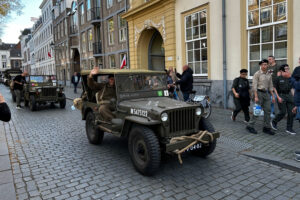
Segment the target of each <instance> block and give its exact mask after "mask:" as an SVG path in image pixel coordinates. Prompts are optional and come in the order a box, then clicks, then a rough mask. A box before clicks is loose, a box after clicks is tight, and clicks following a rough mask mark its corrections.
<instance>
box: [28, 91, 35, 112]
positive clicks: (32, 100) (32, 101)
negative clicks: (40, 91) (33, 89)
mask: <svg viewBox="0 0 300 200" xmlns="http://www.w3.org/2000/svg"><path fill="white" fill-rule="evenodd" d="M29 109H30V110H31V111H35V110H36V101H35V97H34V96H33V95H30V97H29Z"/></svg>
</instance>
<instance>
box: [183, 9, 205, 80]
mask: <svg viewBox="0 0 300 200" xmlns="http://www.w3.org/2000/svg"><path fill="white" fill-rule="evenodd" d="M201 12H206V22H205V26H206V34H205V37H201V34H200V30H201V28H200V27H201V25H200V21H199V25H198V26H199V38H197V39H191V40H187V34H186V18H187V17H189V16H192V15H194V14H200V13H201ZM207 16H208V12H207V9H205V8H204V9H202V10H199V11H196V12H194V13H191V14H189V15H186V16H184V35H185V46H186V52H185V53H186V61H187V63H189V60H188V59H189V57H188V43H189V42H193V43H194V42H195V41H201V40H206V47H205V48H202V47H201V46H200V61H197V62H200V66H202V63H205V62H206V67H207V72H208V62H209V61H208V45H207V42H208V38H207V34H208V32H207V30H208V20H207ZM191 22H192V21H191ZM203 25H204V24H203ZM192 27H194V26H193V25H192ZM192 29H193V28H192ZM202 49H207V60H206V61H203V60H201V57H202V56H201V50H202ZM194 50H195V49H194V47H193V52H194ZM194 57H195V55H194V53H193V67H192V69H193V71H194V74H193V76H200V77H201V76H202V77H207V76H208V73H199V74H196V73H195V72H196V70H195V67H194V64H195V58H194ZM200 71H202V68H201V67H200Z"/></svg>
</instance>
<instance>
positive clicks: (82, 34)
mask: <svg viewBox="0 0 300 200" xmlns="http://www.w3.org/2000/svg"><path fill="white" fill-rule="evenodd" d="M80 37H81V46H82V47H81V50H82V53H86V33H85V32H83V33H81V36H80Z"/></svg>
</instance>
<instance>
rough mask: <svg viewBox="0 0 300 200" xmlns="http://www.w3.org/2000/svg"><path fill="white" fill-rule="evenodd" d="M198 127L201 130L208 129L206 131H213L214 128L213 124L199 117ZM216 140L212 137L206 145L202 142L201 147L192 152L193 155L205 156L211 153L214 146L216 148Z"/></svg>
mask: <svg viewBox="0 0 300 200" xmlns="http://www.w3.org/2000/svg"><path fill="white" fill-rule="evenodd" d="M199 129H200V130H201V131H205V130H206V131H208V132H211V133H212V132H215V128H214V127H213V125H212V124H211V123H210V122H209V120H208V119H205V118H201V120H200V123H199ZM216 144H217V140H216V139H214V140H213V141H212V142H210V143H209V144H208V145H205V144H202V147H201V148H200V149H196V150H194V151H192V152H193V154H194V155H196V156H200V157H203V158H205V157H206V156H208V155H209V154H211V153H212V152H213V151H214V150H215V148H216Z"/></svg>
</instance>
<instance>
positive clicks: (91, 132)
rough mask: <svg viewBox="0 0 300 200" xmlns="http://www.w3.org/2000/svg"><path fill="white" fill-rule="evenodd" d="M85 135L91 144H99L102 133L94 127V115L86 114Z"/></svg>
mask: <svg viewBox="0 0 300 200" xmlns="http://www.w3.org/2000/svg"><path fill="white" fill-rule="evenodd" d="M85 129H86V135H87V138H88V140H89V142H90V143H91V144H101V143H102V141H103V136H104V132H103V131H102V130H100V129H99V128H98V127H97V126H96V125H95V115H94V114H93V112H88V114H87V116H86V120H85Z"/></svg>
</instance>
